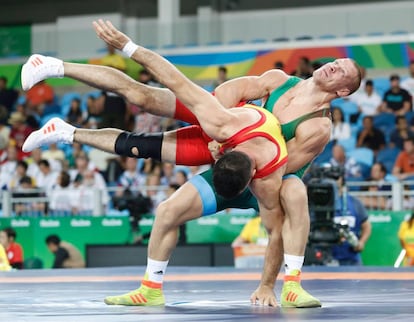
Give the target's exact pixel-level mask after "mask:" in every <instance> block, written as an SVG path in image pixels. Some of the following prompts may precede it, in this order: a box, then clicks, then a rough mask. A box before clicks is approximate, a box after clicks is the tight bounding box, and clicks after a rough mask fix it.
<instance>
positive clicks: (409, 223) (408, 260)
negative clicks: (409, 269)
mask: <svg viewBox="0 0 414 322" xmlns="http://www.w3.org/2000/svg"><path fill="white" fill-rule="evenodd" d="M398 238H399V239H400V243H401V247H402V248H403V249H404V250H405V257H404V262H403V263H404V264H403V265H404V266H414V211H412V212H411V216H410V218H408V220H404V221H403V222H402V223H401V225H400V229H399V230H398Z"/></svg>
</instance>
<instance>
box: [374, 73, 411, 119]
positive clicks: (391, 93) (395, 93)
mask: <svg viewBox="0 0 414 322" xmlns="http://www.w3.org/2000/svg"><path fill="white" fill-rule="evenodd" d="M390 83H391V87H390V89H389V90H388V91H386V92H385V94H384V97H383V99H382V104H381V106H380V111H381V112H385V113H393V114H395V115H405V114H406V113H407V112H409V111H410V110H411V95H410V93H408V91H406V90H405V89H403V88H401V86H400V76H399V75H397V74H393V75H391V77H390Z"/></svg>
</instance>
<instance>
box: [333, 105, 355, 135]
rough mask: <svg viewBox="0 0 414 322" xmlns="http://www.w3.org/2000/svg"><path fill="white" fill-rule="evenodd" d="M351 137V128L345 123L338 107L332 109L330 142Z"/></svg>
mask: <svg viewBox="0 0 414 322" xmlns="http://www.w3.org/2000/svg"><path fill="white" fill-rule="evenodd" d="M350 137H351V126H350V125H349V124H348V123H346V122H345V118H344V113H342V110H341V109H340V108H339V107H332V132H331V140H343V139H349V138H350Z"/></svg>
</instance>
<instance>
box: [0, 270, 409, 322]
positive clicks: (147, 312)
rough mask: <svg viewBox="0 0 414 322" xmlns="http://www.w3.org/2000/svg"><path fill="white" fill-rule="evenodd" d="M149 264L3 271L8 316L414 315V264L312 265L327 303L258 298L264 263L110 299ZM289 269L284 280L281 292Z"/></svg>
mask: <svg viewBox="0 0 414 322" xmlns="http://www.w3.org/2000/svg"><path fill="white" fill-rule="evenodd" d="M144 269H145V268H144V267H122V268H88V269H76V270H22V271H14V272H7V273H4V272H2V273H0V321H1V322H21V321H42V322H48V321H54V322H66V321H68V322H69V321H71V322H72V321H75V322H92V321H99V322H109V321H125V322H128V321H191V322H197V321H257V322H264V321H272V322H274V321H286V320H287V321H337V320H339V321H370V322H373V321H375V322H377V321H391V320H392V321H399V322H401V321H414V269H411V270H410V269H394V268H392V269H391V268H389V269H388V268H383V267H381V268H367V267H349V268H346V267H335V268H332V267H329V268H325V267H305V268H304V271H303V275H302V276H303V281H302V285H303V286H304V288H305V289H307V290H308V291H310V292H311V293H312V294H313V295H315V296H316V297H318V298H319V299H320V300H321V301H322V305H323V306H322V308H313V309H291V308H290V309H284V308H280V307H276V308H273V307H262V306H258V305H251V304H250V302H249V297H250V294H251V293H252V292H253V291H254V290H255V289H256V287H257V286H258V281H259V278H260V271H259V270H235V269H234V268H210V267H208V268H207V267H200V268H177V267H171V268H169V270H168V271H167V276H166V281H165V283H164V292H165V296H166V301H167V304H166V306H165V307H124V306H107V305H106V304H104V302H103V299H104V297H105V296H108V295H118V294H122V293H125V292H129V291H131V290H133V289H135V288H137V287H138V286H139V284H140V279H141V278H142V276H141V275H140V274H142V273H143V272H144ZM281 287H282V276H280V277H279V281H278V282H277V284H276V295H277V297H278V299H279V296H280V292H281Z"/></svg>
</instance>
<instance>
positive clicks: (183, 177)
mask: <svg viewBox="0 0 414 322" xmlns="http://www.w3.org/2000/svg"><path fill="white" fill-rule="evenodd" d="M187 180H188V175H187V171H185V170H184V169H178V170H176V171H175V175H174V179H173V182H172V183H175V184H178V185H179V186H182V185H183V184H184V183H186V182H187Z"/></svg>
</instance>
